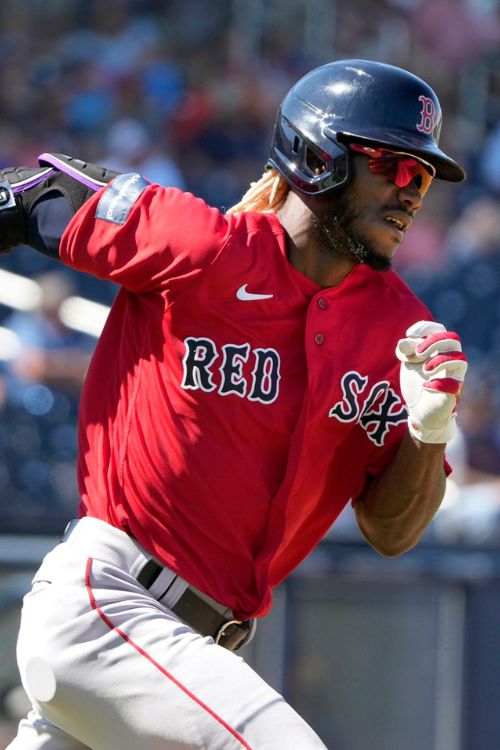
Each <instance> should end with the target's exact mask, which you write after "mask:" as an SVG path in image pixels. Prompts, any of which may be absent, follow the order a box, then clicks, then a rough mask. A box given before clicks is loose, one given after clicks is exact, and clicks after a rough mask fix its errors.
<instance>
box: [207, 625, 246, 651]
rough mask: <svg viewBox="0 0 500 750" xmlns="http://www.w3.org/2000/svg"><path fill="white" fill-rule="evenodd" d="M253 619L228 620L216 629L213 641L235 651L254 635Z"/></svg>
mask: <svg viewBox="0 0 500 750" xmlns="http://www.w3.org/2000/svg"><path fill="white" fill-rule="evenodd" d="M255 628H256V622H255V620H253V619H252V620H228V621H227V622H224V623H223V624H222V625H221V626H220V628H219V629H218V630H217V632H216V633H215V636H214V641H215V643H216V644H217V645H218V646H223V648H227V649H228V651H237V650H238V649H239V648H241V647H242V646H244V645H245V643H248V642H249V641H250V640H251V639H252V638H253V636H254V633H255Z"/></svg>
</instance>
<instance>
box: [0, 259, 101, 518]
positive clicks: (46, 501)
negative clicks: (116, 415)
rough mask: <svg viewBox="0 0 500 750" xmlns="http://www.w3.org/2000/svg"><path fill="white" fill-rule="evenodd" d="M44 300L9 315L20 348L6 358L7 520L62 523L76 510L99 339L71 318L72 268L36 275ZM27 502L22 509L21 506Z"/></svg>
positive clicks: (0, 483)
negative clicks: (84, 409) (80, 416)
mask: <svg viewBox="0 0 500 750" xmlns="http://www.w3.org/2000/svg"><path fill="white" fill-rule="evenodd" d="M36 281H37V282H38V284H39V288H40V292H41V294H40V302H39V304H38V305H37V307H36V309H34V310H32V311H29V312H25V311H23V312H14V313H13V314H12V315H11V316H9V317H8V318H7V319H6V320H4V321H3V326H4V328H6V329H8V330H9V331H10V332H11V333H13V334H14V335H15V340H17V342H18V346H19V351H18V353H17V354H16V356H15V357H14V358H12V359H11V360H10V361H9V360H7V361H5V362H3V366H2V370H1V371H2V385H3V390H4V395H3V399H4V401H3V406H2V419H1V421H0V491H1V495H2V504H1V506H0V528H1V529H2V530H3V531H5V530H16V529H22V528H23V527H26V526H27V525H28V526H29V524H30V522H31V523H34V522H36V524H37V527H38V528H40V530H41V531H44V530H46V531H52V532H54V531H59V530H61V529H62V528H63V526H64V523H65V522H66V521H67V520H69V519H70V518H71V517H72V515H73V514H74V512H75V509H76V502H77V499H78V491H77V487H76V448H77V446H76V438H77V433H76V418H77V411H78V397H79V393H80V388H81V384H82V382H83V378H84V377H85V372H86V370H87V367H88V364H89V361H90V356H91V350H92V348H93V344H94V341H93V339H90V338H89V337H86V336H83V335H82V334H78V333H76V332H75V331H72V330H70V329H69V328H67V327H66V326H65V324H64V323H63V321H62V320H61V317H60V310H61V305H62V303H63V302H64V300H65V299H67V298H68V296H69V295H71V294H72V293H73V287H72V285H71V283H70V282H69V279H68V276H67V275H66V274H65V272H64V271H55V272H50V273H47V274H44V275H43V276H41V277H39V278H37V279H36ZM20 510H22V512H20Z"/></svg>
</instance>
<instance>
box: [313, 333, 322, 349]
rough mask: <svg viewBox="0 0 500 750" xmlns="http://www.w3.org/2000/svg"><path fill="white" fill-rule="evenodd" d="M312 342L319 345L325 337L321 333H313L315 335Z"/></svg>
mask: <svg viewBox="0 0 500 750" xmlns="http://www.w3.org/2000/svg"><path fill="white" fill-rule="evenodd" d="M314 343H315V344H318V345H319V346H321V344H324V343H325V337H324V336H323V334H322V333H316V334H315V336H314Z"/></svg>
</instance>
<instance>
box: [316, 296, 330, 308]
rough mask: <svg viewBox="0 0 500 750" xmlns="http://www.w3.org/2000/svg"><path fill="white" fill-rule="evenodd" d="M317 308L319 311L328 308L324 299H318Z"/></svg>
mask: <svg viewBox="0 0 500 750" xmlns="http://www.w3.org/2000/svg"><path fill="white" fill-rule="evenodd" d="M318 307H319V309H320V310H326V309H327V308H328V302H327V301H326V299H325V298H324V297H318Z"/></svg>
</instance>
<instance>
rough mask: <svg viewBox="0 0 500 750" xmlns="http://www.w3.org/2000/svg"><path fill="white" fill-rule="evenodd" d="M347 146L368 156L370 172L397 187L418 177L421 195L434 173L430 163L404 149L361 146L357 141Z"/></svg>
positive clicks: (401, 186)
mask: <svg viewBox="0 0 500 750" xmlns="http://www.w3.org/2000/svg"><path fill="white" fill-rule="evenodd" d="M349 148H350V149H351V150H352V151H355V152H356V153H359V154H364V155H365V156H368V157H369V159H370V160H369V162H368V169H369V170H370V172H371V173H372V174H377V175H380V176H381V177H385V178H386V179H387V180H389V181H390V182H392V183H393V184H394V185H396V186H397V187H398V188H405V187H408V185H409V184H410V182H412V180H414V179H415V177H419V178H420V179H419V180H418V181H417V183H416V184H417V188H418V191H419V193H420V195H421V196H424V195H425V194H426V192H427V191H428V189H429V187H430V184H431V182H432V178H433V177H434V176H435V174H436V170H435V169H434V167H433V166H432V164H429V163H428V162H426V161H424V160H423V159H420V158H419V157H416V156H412V154H407V153H406V152H405V151H390V150H389V149H386V148H373V147H371V146H361V144H359V143H350V144H349Z"/></svg>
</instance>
